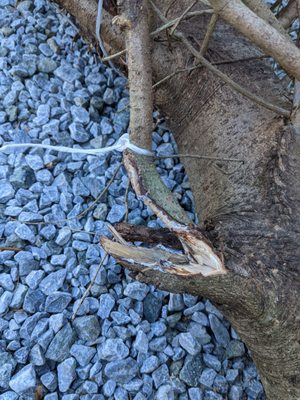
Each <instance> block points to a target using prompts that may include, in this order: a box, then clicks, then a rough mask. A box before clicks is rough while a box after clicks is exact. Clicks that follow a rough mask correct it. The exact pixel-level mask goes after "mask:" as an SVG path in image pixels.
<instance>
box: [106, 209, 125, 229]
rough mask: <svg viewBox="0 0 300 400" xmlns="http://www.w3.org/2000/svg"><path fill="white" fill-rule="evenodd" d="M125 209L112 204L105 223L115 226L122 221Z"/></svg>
mask: <svg viewBox="0 0 300 400" xmlns="http://www.w3.org/2000/svg"><path fill="white" fill-rule="evenodd" d="M125 213H126V207H125V206H122V205H119V204H114V205H113V206H112V208H111V210H110V211H109V213H108V215H107V218H106V219H107V221H108V222H110V223H111V224H115V223H117V222H121V221H122V219H123V218H124V217H125Z"/></svg>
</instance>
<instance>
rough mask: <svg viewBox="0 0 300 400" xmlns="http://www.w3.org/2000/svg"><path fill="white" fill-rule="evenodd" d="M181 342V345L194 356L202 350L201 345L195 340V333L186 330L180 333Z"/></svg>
mask: <svg viewBox="0 0 300 400" xmlns="http://www.w3.org/2000/svg"><path fill="white" fill-rule="evenodd" d="M179 343H180V346H181V347H182V348H183V349H184V350H186V351H187V352H188V353H189V354H191V355H192V356H195V355H196V354H198V353H199V352H200V350H201V346H200V345H199V343H198V342H197V341H196V340H195V338H194V337H193V335H192V334H191V333H190V332H184V333H180V334H179Z"/></svg>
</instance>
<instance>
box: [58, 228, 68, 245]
mask: <svg viewBox="0 0 300 400" xmlns="http://www.w3.org/2000/svg"><path fill="white" fill-rule="evenodd" d="M71 235H72V231H71V229H70V228H68V227H63V228H61V229H60V230H59V232H58V235H57V238H56V240H55V243H56V244H58V245H59V246H64V245H65V244H66V243H68V241H69V240H70V238H71Z"/></svg>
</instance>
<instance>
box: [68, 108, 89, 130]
mask: <svg viewBox="0 0 300 400" xmlns="http://www.w3.org/2000/svg"><path fill="white" fill-rule="evenodd" d="M70 111H71V114H72V117H73V120H74V122H79V123H80V124H83V125H86V124H88V123H89V122H90V115H89V113H88V111H87V110H86V109H85V108H83V107H78V106H72V107H71V110H70Z"/></svg>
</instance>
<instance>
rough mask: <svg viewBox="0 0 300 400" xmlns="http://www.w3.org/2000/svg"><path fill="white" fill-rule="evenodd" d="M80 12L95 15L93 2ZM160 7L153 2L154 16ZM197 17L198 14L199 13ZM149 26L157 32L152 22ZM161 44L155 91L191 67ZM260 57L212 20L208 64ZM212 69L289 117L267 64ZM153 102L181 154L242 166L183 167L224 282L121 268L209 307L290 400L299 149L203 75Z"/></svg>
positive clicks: (178, 81)
mask: <svg viewBox="0 0 300 400" xmlns="http://www.w3.org/2000/svg"><path fill="white" fill-rule="evenodd" d="M59 2H60V4H62V5H64V4H65V5H66V4H67V3H68V6H69V7H71V8H72V7H73V8H72V9H73V11H74V9H75V11H76V9H77V10H80V12H81V14H80V12H78V14H77V15H76V12H75V16H76V17H77V19H78V21H79V23H80V21H83V20H84V18H83V16H84V13H85V11H84V9H85V7H82V6H81V7H79V4H81V5H82V3H84V2H83V0H59ZM89 4H90V5H91V4H93V5H94V6H95V7H94V6H93V7H94V8H95V10H96V2H94V1H93V0H91V1H89ZM168 4H169V2H167V1H161V2H160V7H161V8H162V11H163V12H165V11H166V9H167V8H168ZM189 4H190V1H185V0H183V1H182V2H176V3H175V4H174V7H173V8H172V9H170V10H169V13H168V18H169V19H175V18H177V17H178V16H180V15H181V14H182V12H183V11H184V10H185V9H186V8H187V7H188V5H189ZM197 7H199V8H197V9H201V5H198V6H197ZM71 8H69V11H71V13H72V10H71ZM90 8H91V6H90ZM73 15H74V12H73ZM95 15H96V14H95ZM95 15H94V17H93V20H94V21H95ZM91 20H92V17H91V15H90V17H89V19H88V23H87V25H86V31H87V30H88V31H89V35H90V37H92V36H94V26H95V25H94V24H91V23H90V22H91ZM207 23H208V20H207V16H205V15H202V16H200V15H199V16H197V17H194V18H192V19H190V20H189V21H188V23H186V22H185V21H182V22H181V24H180V30H181V31H182V32H183V33H184V34H185V36H186V37H188V38H189V39H191V40H192V41H193V43H201V40H202V39H203V37H204V35H205V31H206V27H207ZM110 24H111V18H110V17H109V15H108V14H107V13H106V14H105V16H104V21H103V26H102V28H103V31H102V36H103V38H104V39H105V41H106V42H110V44H111V46H112V47H114V50H115V51H118V50H122V49H124V48H125V45H124V44H122V35H121V34H120V36H118V35H119V33H116V32H120V31H119V29H118V27H117V26H115V25H114V26H113V30H112V27H111V25H110ZM153 24H154V26H155V25H157V26H160V23H157V24H156V22H155V18H154V22H153ZM110 32H112V33H110ZM165 40H166V36H165V34H164V33H163V32H162V33H161V34H160V41H156V42H154V45H153V49H152V67H153V78H154V81H158V80H161V79H162V78H163V77H164V76H165V75H166V70H167V71H168V73H172V72H175V71H176V70H178V69H184V68H188V67H192V66H193V63H194V58H193V57H192V56H191V55H190V53H189V52H188V51H187V50H186V49H185V48H184V46H182V44H181V43H179V42H177V41H175V40H173V39H172V38H170V39H169V41H168V46H166V45H165V43H166V42H165ZM260 55H261V53H260V52H259V51H258V50H257V48H255V46H252V45H251V43H250V42H248V41H246V40H245V39H244V38H243V37H242V36H241V35H240V34H239V33H237V32H236V31H235V30H233V29H231V28H230V27H229V26H228V25H226V24H225V23H224V22H223V21H221V20H220V22H219V23H218V24H217V27H216V30H215V35H214V37H213V38H212V39H211V41H210V49H209V54H208V57H209V58H210V59H211V60H212V61H215V62H218V61H222V60H224V59H226V60H228V59H235V58H246V57H255V56H256V57H257V56H260ZM221 68H222V71H224V72H225V73H227V74H228V75H230V76H231V78H232V79H234V80H236V81H237V82H241V83H242V84H243V85H245V86H248V87H251V88H252V89H253V91H254V92H256V93H263V94H264V97H266V98H268V99H270V101H271V102H272V103H274V104H278V105H280V106H281V107H284V108H288V107H290V103H288V102H287V101H286V99H285V97H284V96H283V92H284V90H283V84H282V82H279V81H278V80H277V79H276V78H275V77H274V74H273V72H272V70H271V67H270V65H269V64H268V62H267V61H266V60H256V61H255V60H253V61H249V62H247V63H245V62H244V63H242V62H241V63H235V64H234V65H223V66H222V67H221ZM155 102H156V104H157V105H158V106H159V108H160V109H161V110H162V113H163V115H165V116H169V117H170V125H171V128H172V130H173V132H174V134H175V138H176V141H177V144H178V146H179V150H180V152H181V153H195V152H196V153H197V152H198V153H200V154H203V150H205V152H206V154H208V155H210V156H215V157H220V158H225V157H227V158H236V157H238V158H240V159H243V160H245V163H244V165H241V167H240V168H239V169H238V170H237V171H234V172H233V173H231V174H230V172H231V170H230V167H228V168H229V170H227V169H226V170H225V172H229V174H223V173H222V172H221V171H220V170H216V169H214V168H212V163H211V162H208V161H199V160H188V162H187V163H185V166H186V169H187V171H188V173H189V178H190V182H191V185H192V190H193V193H194V198H195V202H196V209H197V211H198V214H199V215H200V220H201V227H200V228H201V229H200V232H204V231H205V229H206V231H205V232H206V235H208V236H209V238H210V240H211V241H212V243H213V244H214V248H215V249H216V250H215V251H216V252H217V253H219V252H220V251H222V252H223V254H224V259H225V261H224V264H225V267H226V270H227V271H228V272H227V273H226V274H220V275H217V276H208V277H203V276H201V275H200V274H198V275H197V274H196V275H193V276H192V277H189V276H185V277H183V276H178V275H176V274H169V273H165V272H161V271H160V270H153V269H152V268H148V269H146V270H144V271H142V272H141V269H140V267H139V266H138V265H136V264H134V263H133V264H128V265H127V267H128V268H131V269H132V270H135V274H137V277H138V278H139V279H142V280H144V281H146V282H149V283H153V284H155V285H157V286H158V287H161V288H164V289H166V290H170V291H176V292H182V291H185V292H190V293H193V294H197V295H203V296H206V297H208V298H210V299H211V300H212V301H213V302H214V303H215V304H216V305H217V306H218V307H219V308H220V309H221V310H222V311H223V312H224V314H225V316H226V317H227V318H228V319H229V321H230V322H231V323H232V326H233V327H234V328H235V329H236V330H237V332H238V333H239V335H240V337H241V339H242V340H243V341H244V342H245V343H246V344H247V346H248V348H249V349H250V351H251V355H252V357H253V359H254V361H255V362H256V364H257V367H258V369H259V371H260V375H261V379H262V382H263V384H264V388H265V391H266V394H267V397H268V399H270V400H282V399H286V400H295V399H299V398H300V381H299V372H298V371H299V370H300V356H299V354H300V341H299V339H300V338H299V322H300V317H299V309H300V304H299V303H300V301H299V289H300V284H299V259H300V254H299V253H300V251H299V245H298V243H299V241H300V234H299V232H300V182H299V176H300V143H299V139H298V138H297V136H296V135H294V134H293V133H292V132H291V130H290V129H289V127H288V126H286V124H285V121H284V120H283V119H281V118H278V117H274V114H273V113H272V112H269V111H266V110H264V109H261V108H260V107H258V106H256V105H254V104H253V103H252V102H250V101H249V100H247V99H245V98H242V97H241V96H240V95H238V94H236V93H235V92H233V91H232V90H230V89H229V88H228V87H226V85H224V84H223V83H221V82H220V81H219V80H218V79H217V78H216V77H215V76H213V75H212V74H211V73H209V72H208V71H207V70H205V69H201V68H197V69H195V70H193V71H190V72H187V73H186V74H184V75H183V74H178V75H175V76H174V77H173V78H172V79H170V80H168V81H166V82H164V83H163V84H161V85H159V87H158V88H156V90H155ZM183 161H185V160H183ZM223 168H225V166H224V165H222V163H221V169H223ZM226 168H227V167H226ZM151 199H152V197H151ZM116 257H117V255H116ZM122 262H123V265H126V261H124V260H122Z"/></svg>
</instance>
